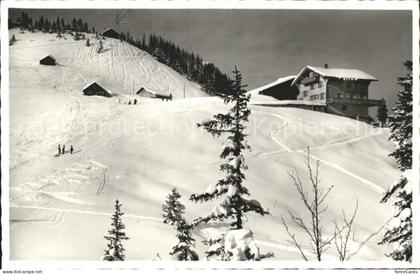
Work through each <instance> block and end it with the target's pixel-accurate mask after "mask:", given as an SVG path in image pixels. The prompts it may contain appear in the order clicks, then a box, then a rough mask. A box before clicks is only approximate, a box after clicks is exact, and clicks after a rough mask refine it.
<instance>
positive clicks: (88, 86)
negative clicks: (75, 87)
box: [83, 81, 112, 94]
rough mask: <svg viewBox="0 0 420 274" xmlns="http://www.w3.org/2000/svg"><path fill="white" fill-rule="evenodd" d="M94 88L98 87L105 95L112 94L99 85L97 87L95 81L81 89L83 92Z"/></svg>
mask: <svg viewBox="0 0 420 274" xmlns="http://www.w3.org/2000/svg"><path fill="white" fill-rule="evenodd" d="M94 86H96V87H99V88H100V89H102V90H104V91H106V92H107V93H109V94H112V92H111V91H110V90H106V89H104V88H103V87H102V86H101V85H99V84H98V83H97V82H96V81H93V82H92V83H90V84H89V85H87V86H85V87H84V88H83V90H87V89H88V88H90V87H94Z"/></svg>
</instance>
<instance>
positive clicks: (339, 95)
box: [335, 92, 368, 99]
mask: <svg viewBox="0 0 420 274" xmlns="http://www.w3.org/2000/svg"><path fill="white" fill-rule="evenodd" d="M335 98H339V99H367V98H368V96H367V94H364V95H363V96H362V95H360V94H349V93H344V94H343V93H341V92H337V93H336V94H335Z"/></svg>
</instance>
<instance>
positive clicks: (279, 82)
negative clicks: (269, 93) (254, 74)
mask: <svg viewBox="0 0 420 274" xmlns="http://www.w3.org/2000/svg"><path fill="white" fill-rule="evenodd" d="M295 77H296V75H289V76H285V77H280V78H279V79H277V80H276V81H274V82H271V83H269V84H267V85H264V86H262V87H259V88H256V89H253V90H250V91H249V92H250V93H253V94H255V93H259V92H260V91H262V90H265V89H268V88H271V87H274V86H276V85H279V84H281V83H284V82H287V81H289V80H292V79H294V78H295Z"/></svg>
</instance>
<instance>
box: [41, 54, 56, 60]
mask: <svg viewBox="0 0 420 274" xmlns="http://www.w3.org/2000/svg"><path fill="white" fill-rule="evenodd" d="M44 59H53V60H54V61H55V58H54V56H52V55H51V54H50V55H47V56H44V57H42V58H41V60H44Z"/></svg>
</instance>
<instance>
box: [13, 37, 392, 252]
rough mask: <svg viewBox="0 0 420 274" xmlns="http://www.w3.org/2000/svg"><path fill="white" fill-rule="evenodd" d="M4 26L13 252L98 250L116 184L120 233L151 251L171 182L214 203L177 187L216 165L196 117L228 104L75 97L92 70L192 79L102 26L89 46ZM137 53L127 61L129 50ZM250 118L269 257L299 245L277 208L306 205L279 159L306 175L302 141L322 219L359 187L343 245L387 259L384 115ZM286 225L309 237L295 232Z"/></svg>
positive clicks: (203, 207)
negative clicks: (324, 195)
mask: <svg viewBox="0 0 420 274" xmlns="http://www.w3.org/2000/svg"><path fill="white" fill-rule="evenodd" d="M45 37H47V38H45ZM16 38H17V39H18V41H17V43H16V44H15V45H13V46H12V47H11V48H10V55H11V58H10V73H11V77H10V83H11V88H10V100H11V102H10V103H11V106H10V108H11V121H10V124H11V132H10V143H11V144H10V145H11V147H10V153H11V155H10V160H11V169H10V198H11V199H10V205H11V208H10V225H11V227H10V236H11V239H10V241H11V244H10V246H11V258H12V259H14V260H20V259H33V260H38V259H44V260H58V259H61V260H69V259H71V260H98V259H99V258H100V257H101V256H102V255H103V254H102V252H103V249H104V248H105V246H106V242H105V239H104V238H103V236H104V235H105V234H106V233H107V230H108V229H109V227H110V216H111V214H112V212H113V204H114V199H115V198H118V199H119V200H120V202H121V203H122V204H123V207H122V209H123V211H124V212H125V213H126V214H125V215H124V216H123V221H124V223H125V224H126V227H127V228H126V232H127V236H129V237H130V240H129V241H127V242H126V243H125V248H126V259H128V260H151V259H153V258H155V256H156V253H159V254H160V257H162V258H163V259H170V256H169V255H168V253H169V252H170V250H171V247H172V246H173V245H174V244H175V243H176V238H175V231H174V229H173V228H171V227H169V226H168V225H166V224H163V223H162V221H161V205H162V203H163V202H164V200H165V197H166V195H167V194H168V193H169V192H170V189H171V188H172V187H174V186H175V187H177V188H178V189H179V191H180V193H181V195H182V202H183V203H184V204H185V205H186V208H187V215H186V218H187V219H188V220H192V219H194V218H196V217H197V216H201V215H203V214H206V213H207V212H208V211H209V210H211V209H212V208H213V206H214V204H215V203H213V204H193V203H191V202H190V201H188V197H189V195H190V194H191V193H193V192H201V191H203V190H204V189H206V188H207V186H208V185H209V184H211V183H214V182H216V181H217V180H218V179H220V178H221V176H223V175H222V174H221V173H220V171H219V164H220V160H219V158H218V155H219V153H220V152H221V149H222V144H223V138H220V139H214V138H212V137H211V136H210V135H209V134H208V133H207V132H204V130H203V129H201V128H197V127H196V123H198V122H201V121H202V120H205V119H208V118H210V117H211V115H213V114H215V113H218V112H220V111H224V110H226V106H225V105H223V103H222V102H221V101H220V100H219V99H217V98H210V97H198V98H187V99H184V100H174V101H171V102H162V101H159V100H157V101H156V100H152V99H140V100H139V104H137V105H126V104H119V99H120V97H112V98H102V97H97V96H91V97H86V96H83V95H82V94H81V91H80V88H81V87H82V86H84V85H85V80H86V82H88V80H96V78H100V81H103V82H104V83H105V84H104V85H105V86H106V87H108V85H109V86H110V89H111V90H113V91H114V92H118V93H119V92H121V93H130V82H131V81H132V78H133V77H134V78H136V79H144V81H146V82H147V83H148V84H150V85H151V86H152V87H154V88H161V90H162V91H165V90H166V87H169V88H168V90H174V91H173V92H172V94H174V96H175V97H177V95H178V94H179V93H176V91H180V90H182V86H183V85H182V83H183V82H184V81H185V82H186V83H187V87H188V94H189V95H190V96H192V95H200V91H199V90H198V89H196V88H195V87H194V84H191V83H189V82H187V80H184V79H182V77H181V76H179V75H177V74H176V73H174V72H173V71H171V70H170V69H168V68H166V67H164V66H162V65H160V64H159V63H157V62H156V61H154V60H153V59H152V58H151V57H149V56H148V55H147V54H145V53H143V52H141V51H138V50H135V49H133V48H131V47H130V46H128V45H124V43H120V42H119V41H111V39H107V40H106V42H105V48H108V47H109V48H111V49H110V50H108V51H107V52H105V53H103V54H101V55H102V56H97V55H96V54H95V51H92V49H90V48H87V47H85V46H84V42H83V41H70V40H67V41H66V42H64V41H57V40H56V39H55V38H54V36H52V35H49V34H30V33H27V34H24V35H21V34H16ZM52 39H55V40H56V41H50V40H52ZM31 40H33V41H31ZM60 43H62V44H60ZM137 53H138V54H139V55H138V56H139V61H138V62H137V61H134V60H133V58H131V57H130V56H137V55H136V54H137ZM44 54H53V55H54V56H56V58H57V60H58V61H59V63H61V64H62V66H57V67H43V66H39V65H38V63H37V60H38V57H40V56H42V55H44ZM114 54H115V55H114ZM117 60H118V62H120V63H118V62H117ZM121 60H125V61H124V62H122V61H121ZM128 64H130V65H128ZM91 66H93V67H94V69H92V67H91ZM143 66H144V68H145V71H146V72H147V73H146V72H144V71H143V72H142V70H141V67H143ZM114 69H115V74H114ZM147 75H149V76H147ZM165 75H166V76H165ZM90 77H92V78H90ZM95 77H96V78H95ZM137 77H138V78H137ZM93 78H95V79H93ZM147 80H149V81H147ZM245 80H246V75H245ZM139 81H140V80H139ZM248 130H249V144H250V145H251V146H252V148H253V150H252V151H251V152H249V153H248V154H247V164H248V166H249V170H247V173H246V175H247V181H246V184H247V187H248V188H249V190H250V192H251V194H252V195H253V196H254V198H256V199H258V200H259V201H260V202H261V204H262V205H263V206H264V207H265V208H268V210H269V211H270V212H271V215H270V216H268V217H260V216H255V215H249V216H248V217H249V219H248V222H247V223H246V226H247V227H248V228H250V229H251V230H252V231H253V232H254V237H255V240H256V243H257V244H258V245H259V246H260V247H261V251H262V252H266V251H272V252H274V254H275V257H274V258H273V259H275V260H286V259H293V260H300V259H301V257H300V255H299V252H298V251H297V250H296V249H295V248H294V247H293V246H291V245H290V244H289V243H288V242H287V240H288V238H287V234H286V232H285V230H284V228H283V226H282V224H281V216H285V217H286V218H287V217H288V213H287V212H288V210H291V211H293V212H295V213H297V214H301V215H302V216H303V217H306V215H305V212H304V210H303V206H302V203H301V201H300V200H299V199H298V197H297V193H296V192H295V190H294V187H293V185H292V182H291V180H290V178H289V177H288V174H287V172H288V171H290V170H291V169H293V168H296V169H297V171H298V172H300V174H301V175H302V178H306V177H307V176H306V173H305V166H304V163H303V156H304V155H303V151H304V150H305V148H306V147H307V146H311V148H312V155H313V159H314V160H316V159H317V160H319V161H320V162H321V179H322V183H323V184H324V185H325V186H329V185H334V188H333V191H332V192H331V196H330V200H329V204H330V206H329V208H328V211H327V213H326V217H325V222H326V225H325V230H326V231H325V233H326V234H327V235H329V234H331V233H332V232H333V226H332V224H331V223H330V219H337V220H338V221H340V220H341V214H342V209H343V210H345V212H347V213H348V214H350V213H351V212H352V210H353V209H354V206H355V203H356V201H358V203H359V211H358V214H357V216H356V220H355V223H356V224H355V236H354V239H352V242H351V246H350V253H351V254H353V256H352V259H356V260H387V259H388V258H386V257H385V256H384V253H385V252H386V250H385V248H386V247H384V246H378V245H377V242H378V241H379V239H380V238H381V235H380V234H381V233H382V232H381V231H380V230H381V228H382V226H383V225H385V224H386V222H387V221H388V220H389V218H390V217H391V216H392V213H393V212H392V208H391V207H390V206H389V205H383V204H380V203H379V200H380V198H381V193H382V192H383V190H384V189H385V188H387V187H388V186H389V185H390V184H391V183H392V182H393V181H394V180H396V179H397V178H398V177H399V171H398V170H397V169H396V168H395V166H394V162H393V159H392V158H390V157H388V156H387V155H388V154H389V153H390V152H391V151H392V149H393V145H392V144H391V143H389V142H388V141H387V137H388V131H387V129H380V128H373V127H370V126H368V125H366V124H364V123H361V122H358V121H354V120H351V119H348V118H343V117H338V116H334V115H330V114H325V113H318V112H313V111H309V110H303V109H295V108H280V107H263V106H252V114H251V119H250V123H249V128H248ZM58 144H65V145H66V148H68V147H69V146H70V145H73V146H74V148H75V153H74V154H73V155H70V154H69V153H67V154H65V155H63V156H59V157H56V153H57V145H58ZM104 178H105V179H104ZM304 183H305V184H307V182H306V181H305V182H304ZM290 228H291V229H293V230H294V231H296V236H297V238H298V239H300V240H301V241H302V242H303V247H304V248H305V249H308V250H309V249H310V247H309V245H308V241H307V240H306V238H304V236H303V234H302V233H301V232H300V231H299V230H297V228H296V227H294V226H293V225H292V224H290ZM219 229H220V226H216V225H214V226H208V227H199V228H197V229H195V231H194V237H195V238H196V239H197V242H198V243H197V249H198V252H199V254H200V255H201V256H203V251H204V247H203V245H202V244H201V240H202V239H203V237H204V236H205V235H207V234H211V233H214V232H215V231H217V230H219ZM378 233H379V234H378ZM40 247H42V248H40ZM327 253H328V256H326V259H330V260H336V253H335V252H334V248H330V249H329V250H328V251H327Z"/></svg>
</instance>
